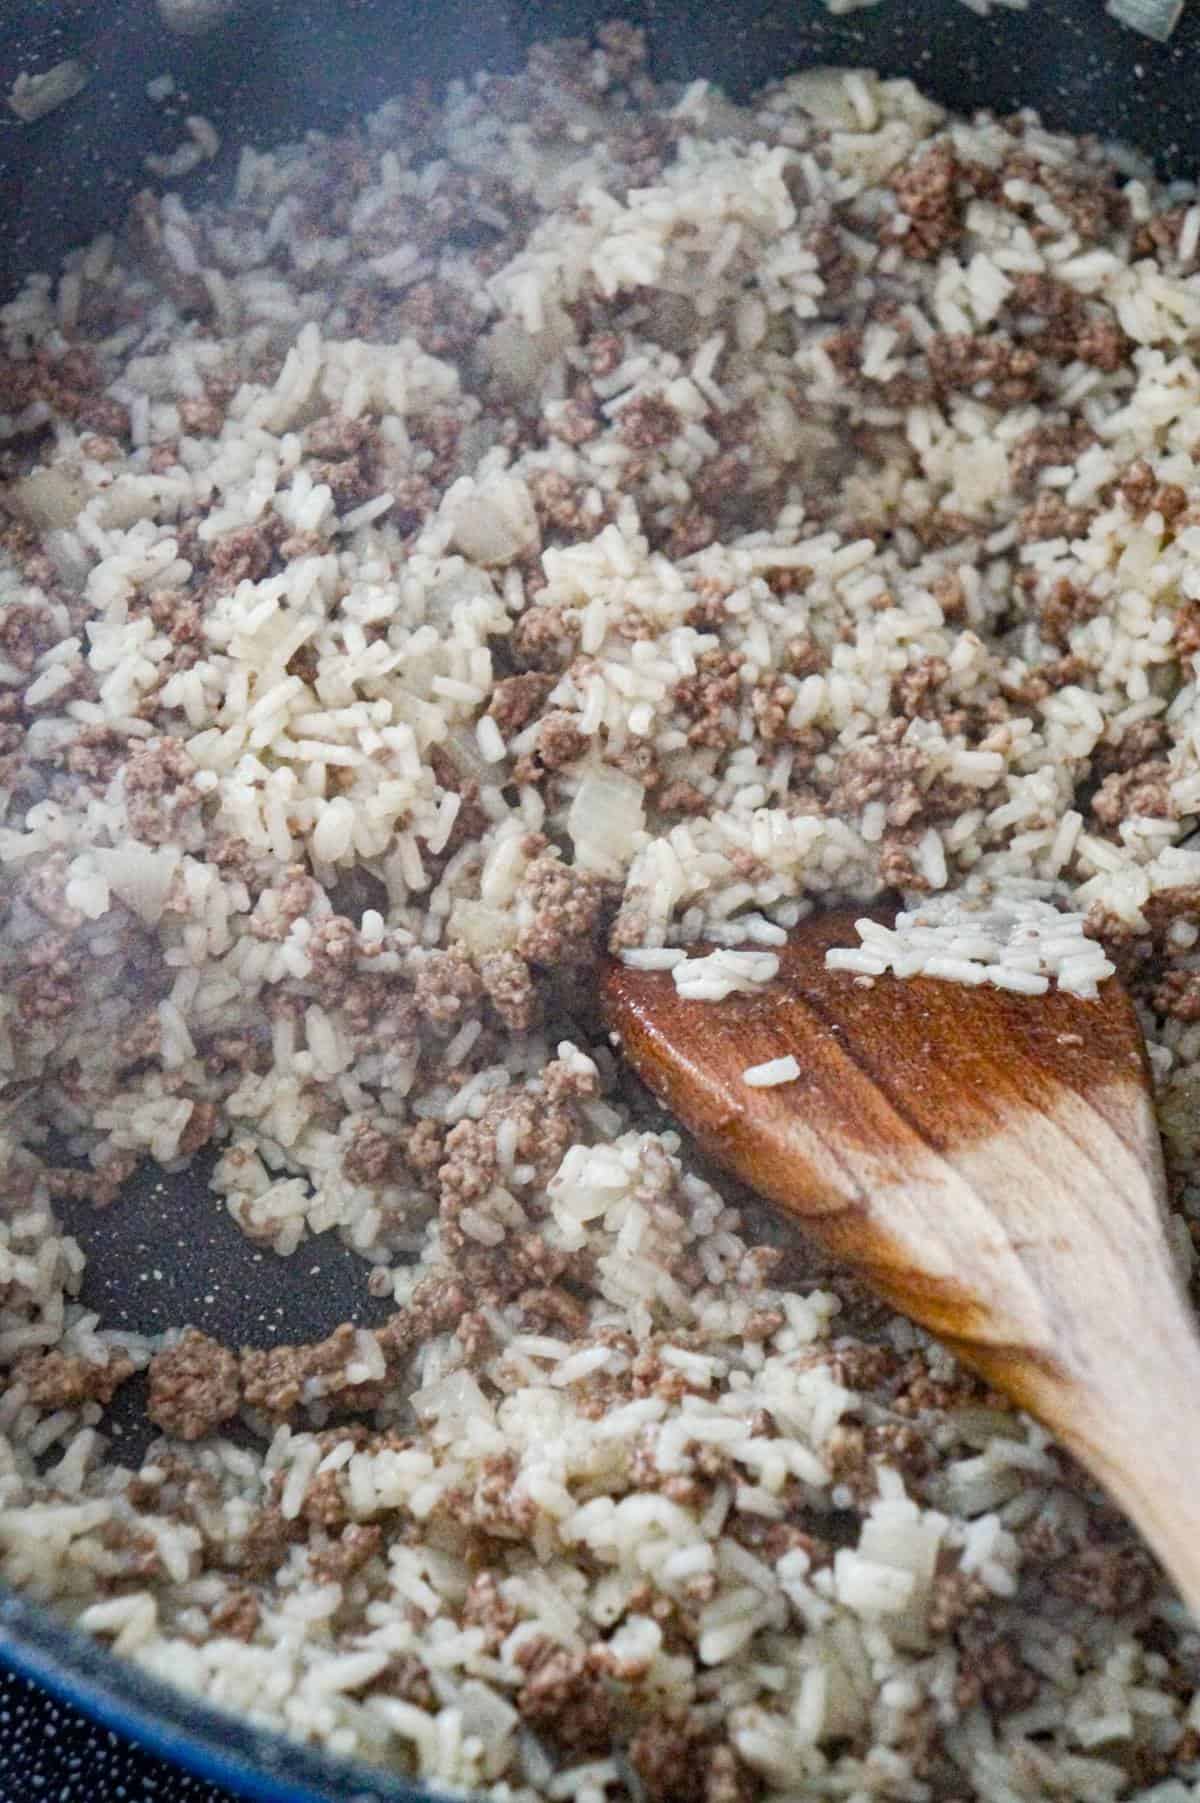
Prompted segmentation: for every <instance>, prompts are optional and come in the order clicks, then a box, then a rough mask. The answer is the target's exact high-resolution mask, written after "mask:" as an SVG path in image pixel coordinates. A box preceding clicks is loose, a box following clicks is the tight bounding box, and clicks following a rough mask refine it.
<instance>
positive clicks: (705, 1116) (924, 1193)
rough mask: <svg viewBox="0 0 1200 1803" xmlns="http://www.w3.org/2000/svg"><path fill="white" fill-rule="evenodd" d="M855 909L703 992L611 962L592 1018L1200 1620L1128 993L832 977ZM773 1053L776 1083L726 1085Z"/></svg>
mask: <svg viewBox="0 0 1200 1803" xmlns="http://www.w3.org/2000/svg"><path fill="white" fill-rule="evenodd" d="M861 913H862V910H861V909H858V910H854V911H848V910H838V911H836V912H832V913H827V914H821V915H817V916H815V917H814V918H813V919H811V920H809V921H807V922H805V923H804V924H803V925H802V926H801V927H800V928H799V929H797V931H796V932H795V933H794V934H793V935H792V938H791V940H790V942H789V944H788V945H787V946H786V947H784V948H781V950H780V953H779V974H778V976H777V977H776V979H775V981H774V982H772V983H771V984H770V985H768V986H766V987H765V988H764V989H763V990H762V991H761V992H759V993H756V994H736V995H732V996H729V997H728V998H727V999H726V1000H725V1001H723V1002H719V1003H718V1002H709V1001H688V1000H685V999H683V998H682V997H681V996H680V995H679V994H678V993H677V991H676V988H675V984H674V981H673V979H672V977H671V974H670V972H669V971H640V970H631V969H628V968H626V967H625V966H624V965H621V964H619V963H616V962H612V963H609V964H608V965H607V966H606V968H605V971H604V973H603V977H602V985H601V994H602V1001H603V1006H604V1009H605V1012H606V1015H607V1019H608V1023H609V1026H610V1027H611V1028H612V1029H613V1032H614V1035H615V1037H616V1038H617V1039H618V1040H619V1042H620V1045H621V1047H622V1049H623V1052H624V1055H625V1057H626V1058H627V1059H628V1061H629V1063H630V1064H631V1065H632V1067H633V1069H634V1070H635V1071H636V1072H637V1073H638V1075H639V1076H640V1077H641V1078H642V1079H643V1080H644V1081H645V1082H646V1083H647V1084H648V1086H649V1087H650V1089H651V1090H653V1092H654V1093H655V1095H657V1096H658V1097H659V1098H660V1099H661V1100H662V1101H663V1102H664V1103H666V1105H667V1106H668V1107H669V1108H670V1109H671V1110H672V1112H673V1113H674V1114H676V1115H677V1116H678V1117H679V1119H680V1121H681V1122H683V1124H684V1125H685V1126H686V1127H687V1128H688V1129H689V1131H690V1132H691V1133H693V1134H694V1135H695V1137H696V1139H697V1140H698V1141H699V1142H700V1144H701V1145H702V1146H703V1147H704V1148H705V1150H706V1151H708V1152H709V1153H710V1154H711V1155H712V1156H713V1157H714V1158H715V1159H716V1160H717V1161H718V1162H719V1163H721V1164H723V1165H724V1166H726V1168H727V1169H729V1170H731V1171H733V1172H735V1173H736V1174H737V1175H738V1176H739V1177H740V1178H742V1179H743V1180H744V1181H745V1182H746V1183H748V1184H750V1185H752V1186H753V1187H754V1188H755V1189H757V1190H758V1191H759V1192H760V1193H761V1194H762V1195H763V1196H765V1197H767V1198H768V1199H769V1200H770V1201H771V1202H773V1203H775V1204H777V1205H778V1206H779V1207H780V1208H782V1209H784V1210H786V1211H787V1213H788V1214H790V1215H793V1216H795V1217H796V1218H797V1219H798V1220H800V1221H801V1222H802V1223H803V1225H804V1227H805V1228H806V1229H807V1231H808V1233H809V1234H810V1235H811V1236H812V1237H814V1238H815V1239H816V1240H818V1241H819V1242H820V1243H821V1244H822V1245H823V1246H824V1247H825V1248H827V1249H828V1250H829V1251H831V1252H833V1253H834V1254H835V1255H836V1256H837V1257H839V1258H840V1259H842V1260H843V1261H844V1262H845V1263H846V1264H847V1265H850V1266H853V1267H854V1268H855V1269H857V1270H858V1271H859V1272H861V1274H862V1275H863V1277H864V1278H865V1279H866V1280H867V1282H868V1283H869V1284H870V1285H871V1286H872V1287H873V1288H874V1289H875V1290H876V1291H877V1292H878V1293H879V1295H881V1296H882V1297H884V1298H885V1299H886V1300H887V1301H888V1302H889V1303H891V1305H892V1306H893V1307H894V1308H896V1309H898V1310H900V1311H901V1312H902V1313H903V1314H906V1315H909V1316H911V1318H912V1319H913V1320H915V1321H919V1322H920V1323H921V1324H922V1325H923V1326H924V1327H927V1328H929V1329H930V1331H931V1332H933V1333H935V1334H936V1335H937V1336H938V1337H939V1339H941V1340H943V1341H945V1343H946V1344H947V1345H948V1346H949V1347H951V1349H952V1350H953V1351H954V1353H955V1354H956V1355H957V1356H958V1357H959V1358H960V1359H961V1360H962V1361H963V1363H964V1364H966V1365H969V1366H971V1367H972V1368H973V1369H974V1370H975V1371H977V1372H979V1373H980V1374H981V1375H982V1376H984V1377H985V1378H986V1379H987V1380H988V1382H989V1383H992V1384H994V1385H995V1386H996V1388H997V1389H999V1390H1002V1391H1004V1392H1005V1393H1006V1394H1007V1395H1008V1396H1010V1397H1012V1399H1013V1400H1014V1401H1015V1402H1017V1403H1018V1404H1020V1406H1021V1407H1023V1408H1026V1409H1028V1410H1029V1411H1030V1413H1031V1414H1033V1415H1036V1416H1037V1417H1038V1419H1039V1420H1041V1421H1042V1422H1044V1423H1045V1424H1046V1426H1047V1427H1049V1428H1050V1429H1051V1430H1052V1431H1053V1432H1054V1433H1055V1434H1056V1435H1057V1436H1058V1438H1059V1439H1060V1440H1061V1441H1062V1442H1063V1443H1064V1445H1066V1446H1068V1447H1070V1449H1071V1451H1072V1452H1074V1453H1075V1454H1076V1456H1077V1457H1078V1458H1079V1459H1080V1460H1082V1462H1083V1463H1084V1464H1085V1465H1086V1466H1087V1467H1088V1468H1089V1469H1090V1470H1091V1471H1092V1472H1093V1473H1094V1474H1095V1476H1096V1477H1097V1478H1099V1479H1100V1481H1101V1482H1102V1483H1103V1484H1104V1485H1105V1486H1106V1488H1107V1489H1108V1490H1109V1491H1110V1492H1111V1494H1112V1495H1113V1496H1114V1497H1115V1498H1116V1499H1117V1501H1118V1502H1120V1504H1121V1505H1122V1507H1123V1508H1124V1509H1125V1510H1126V1512H1127V1513H1128V1514H1129V1515H1130V1516H1131V1517H1132V1519H1133V1520H1134V1521H1135V1522H1136V1523H1137V1524H1138V1526H1139V1527H1140V1528H1141V1530H1142V1532H1143V1533H1144V1535H1145V1537H1146V1539H1147V1541H1148V1542H1149V1543H1150V1545H1151V1546H1152V1547H1153V1548H1154V1550H1155V1551H1156V1552H1157V1554H1158V1555H1159V1557H1160V1558H1161V1559H1162V1561H1163V1562H1164V1564H1165V1565H1166V1567H1167V1569H1168V1570H1169V1571H1170V1573H1171V1574H1172V1576H1173V1577H1174V1579H1175V1581H1176V1583H1177V1584H1178V1586H1179V1589H1180V1591H1181V1592H1182V1594H1183V1596H1184V1597H1185V1598H1186V1600H1187V1602H1188V1604H1189V1606H1190V1607H1191V1608H1192V1609H1193V1610H1194V1611H1196V1612H1197V1613H1200V1340H1198V1339H1197V1336H1196V1331H1195V1328H1194V1326H1193V1323H1192V1318H1191V1311H1190V1309H1189V1306H1188V1304H1187V1301H1186V1299H1185V1296H1184V1292H1183V1289H1182V1285H1181V1282H1180V1278H1179V1275H1178V1272H1177V1269H1176V1267H1175V1264H1174V1261H1173V1259H1172V1256H1171V1252H1170V1250H1169V1248H1168V1243H1167V1238H1166V1209H1165V1203H1164V1180H1163V1169H1162V1157H1161V1152H1160V1148H1159V1142H1158V1132H1157V1128H1156V1126H1155V1120H1154V1110H1153V1106H1152V1103H1151V1099H1150V1082H1149V1065H1148V1061H1147V1058H1146V1050H1145V1046H1144V1044H1143V1041H1142V1036H1141V1033H1140V1031H1139V1029H1138V1025H1137V1020H1136V1017H1135V1015H1134V1011H1133V1007H1132V1004H1131V1003H1130V1001H1129V998H1128V996H1127V995H1126V994H1125V992H1124V990H1123V989H1122V988H1121V986H1120V984H1119V983H1118V982H1117V981H1116V979H1115V978H1110V979H1109V980H1108V981H1107V982H1106V983H1104V984H1102V985H1101V989H1100V994H1099V997H1098V998H1097V999H1096V1000H1093V1001H1085V1000H1082V999H1081V998H1080V997H1078V996H1073V995H1068V994H1065V993H1063V992H1062V991H1058V990H1051V991H1050V993H1048V994H1047V995H1044V996H1037V997H1027V996H1017V995H1013V994H1010V993H1007V992H1005V991H1003V990H1000V989H996V988H993V987H991V986H985V987H980V988H971V987H967V986H964V985H963V984H960V983H949V982H942V981H938V980H935V979H933V978H928V977H921V978H909V979H905V980H900V979H898V978H895V977H892V976H890V975H888V976H883V977H877V978H875V979H874V980H873V981H872V982H871V983H870V984H867V983H864V981H863V979H862V978H855V977H854V976H853V975H851V974H849V973H847V972H843V971H831V970H827V969H826V968H825V953H826V951H827V949H828V948H829V947H830V946H834V945H854V944H857V936H856V934H855V931H854V920H855V919H856V918H857V917H860V916H861ZM789 1052H790V1053H792V1054H793V1056H794V1057H795V1058H796V1060H797V1062H798V1063H799V1065H800V1076H799V1077H798V1078H797V1079H796V1080H795V1081H794V1082H791V1083H786V1084H781V1085H779V1086H777V1087H774V1088H769V1089H752V1088H750V1087H749V1086H748V1085H747V1084H746V1083H745V1081H744V1080H743V1072H744V1071H745V1070H746V1069H747V1067H748V1066H751V1065H756V1064H764V1063H766V1062H767V1061H768V1060H769V1059H774V1058H781V1057H783V1056H785V1055H786V1054H787V1053H789Z"/></svg>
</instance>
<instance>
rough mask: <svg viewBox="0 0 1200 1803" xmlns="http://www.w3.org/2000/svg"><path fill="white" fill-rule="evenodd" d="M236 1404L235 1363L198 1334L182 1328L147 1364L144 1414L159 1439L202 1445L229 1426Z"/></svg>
mask: <svg viewBox="0 0 1200 1803" xmlns="http://www.w3.org/2000/svg"><path fill="white" fill-rule="evenodd" d="M240 1402H241V1395H240V1386H239V1383H238V1363H237V1359H236V1358H235V1357H234V1355H233V1353H232V1352H230V1351H229V1350H228V1348H227V1347H225V1346H222V1345H221V1344H220V1343H219V1341H217V1340H212V1339H210V1338H209V1336H208V1335H207V1334H205V1333H201V1332H200V1331H199V1329H198V1328H195V1327H188V1328H185V1329H184V1332H183V1333H182V1334H181V1335H180V1338H179V1341H178V1343H177V1344H176V1345H175V1346H171V1347H168V1348H167V1350H166V1351H164V1352H156V1353H155V1355H154V1357H153V1358H152V1359H151V1361H150V1398H149V1401H148V1403H147V1405H146V1408H147V1413H148V1414H149V1416H150V1419H151V1421H153V1422H154V1424H155V1426H156V1427H160V1428H161V1429H162V1431H163V1432H164V1433H165V1434H172V1435H174V1436H175V1437H176V1438H177V1439H180V1440H202V1439H204V1438H205V1436H206V1435H208V1434H211V1433H214V1432H215V1431H216V1429H217V1428H219V1427H222V1426H223V1425H224V1423H225V1422H226V1421H230V1420H232V1418H233V1417H234V1415H236V1414H237V1412H238V1408H239V1405H240Z"/></svg>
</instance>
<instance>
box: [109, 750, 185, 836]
mask: <svg viewBox="0 0 1200 1803" xmlns="http://www.w3.org/2000/svg"><path fill="white" fill-rule="evenodd" d="M195 775H196V766H195V764H194V763H193V762H192V759H191V757H190V756H189V754H188V751H187V748H186V746H185V745H184V744H183V742H182V740H180V739H172V738H164V739H150V740H148V741H147V742H146V743H145V744H144V746H142V747H141V748H140V749H138V750H137V751H134V752H132V753H131V754H130V757H129V759H128V761H127V762H126V765H125V782H124V787H125V808H126V812H127V814H128V816H129V826H130V830H131V832H133V833H134V834H135V835H136V837H137V838H139V839H141V840H143V841H144V842H145V843H146V844H147V845H164V844H169V843H172V842H173V841H175V840H177V839H179V838H180V837H181V835H182V833H183V831H184V822H185V820H186V818H187V816H188V814H189V813H190V812H191V811H192V809H193V808H195V807H196V806H197V804H198V802H199V799H200V792H199V790H198V789H197V788H196V784H195Z"/></svg>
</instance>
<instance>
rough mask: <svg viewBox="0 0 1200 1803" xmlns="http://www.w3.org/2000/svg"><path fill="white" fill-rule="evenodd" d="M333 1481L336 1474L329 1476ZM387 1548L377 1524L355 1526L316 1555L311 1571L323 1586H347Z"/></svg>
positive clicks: (311, 1562)
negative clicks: (382, 1549) (358, 1572)
mask: <svg viewBox="0 0 1200 1803" xmlns="http://www.w3.org/2000/svg"><path fill="white" fill-rule="evenodd" d="M326 1476H328V1477H333V1476H335V1473H333V1472H327V1473H326ZM382 1545H383V1529H382V1528H381V1527H380V1526H379V1524H378V1523H377V1522H351V1523H350V1524H349V1526H347V1527H344V1528H343V1529H342V1533H341V1537H340V1538H339V1539H338V1540H336V1541H334V1542H333V1543H331V1544H330V1545H329V1546H326V1547H323V1548H322V1549H321V1551H320V1552H318V1553H314V1554H313V1556H312V1558H311V1559H310V1560H309V1569H310V1570H311V1571H312V1574H313V1576H314V1577H315V1578H317V1579H318V1580H319V1581H320V1582H321V1583H323V1584H344V1583H345V1581H346V1579H347V1578H352V1577H353V1576H354V1574H355V1572H357V1571H361V1570H362V1568H363V1566H364V1565H367V1564H369V1563H370V1561H371V1560H372V1559H373V1558H374V1557H375V1555H376V1553H377V1552H378V1551H379V1549H380V1547H381V1546H382Z"/></svg>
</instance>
